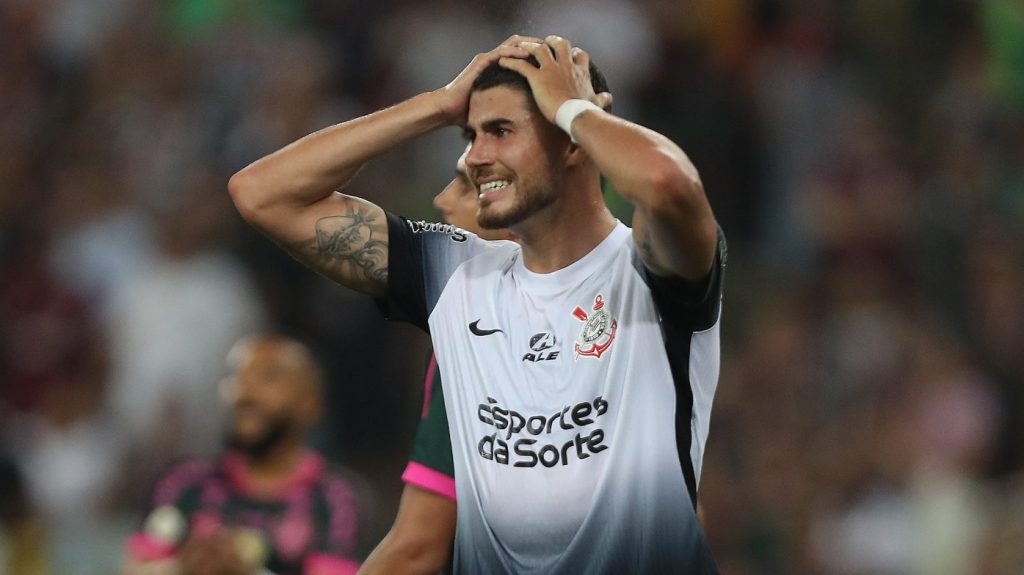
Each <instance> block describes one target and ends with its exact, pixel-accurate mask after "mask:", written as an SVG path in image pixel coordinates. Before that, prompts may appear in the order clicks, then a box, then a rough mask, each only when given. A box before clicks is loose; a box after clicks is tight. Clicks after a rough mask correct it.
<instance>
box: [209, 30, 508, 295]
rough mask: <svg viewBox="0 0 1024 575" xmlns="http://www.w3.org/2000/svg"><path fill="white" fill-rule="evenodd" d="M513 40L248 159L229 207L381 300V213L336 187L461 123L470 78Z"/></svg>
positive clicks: (384, 260)
mask: <svg viewBox="0 0 1024 575" xmlns="http://www.w3.org/2000/svg"><path fill="white" fill-rule="evenodd" d="M519 41H520V38H519V37H516V36H513V37H512V38H509V39H508V40H507V41H506V42H505V44H503V45H501V46H499V47H498V48H495V49H494V50H492V51H490V52H487V53H484V54H479V55H477V56H476V58H474V59H473V61H472V62H470V64H469V66H467V67H466V69H465V70H463V71H462V73H460V74H459V76H458V77H456V78H455V79H454V80H453V81H452V82H451V83H449V84H448V85H447V86H445V87H443V88H440V89H438V90H435V91H433V92H428V93H424V94H420V95H418V96H415V97H413V98H411V99H409V100H406V101H405V102H402V103H401V104H398V105H396V106H393V107H391V108H388V109H385V110H381V111H379V112H375V113H372V114H369V115H367V116H363V117H360V118H357V119H355V120H351V121H348V122H344V123H342V124H337V125H334V126H331V127H329V128H325V129H323V130H320V131H318V132H315V133H313V134H310V135H308V136H306V137H304V138H302V139H300V140H298V141H296V142H294V143H292V144H289V145H288V146H286V147H284V148H282V149H280V150H278V151H276V152H274V153H272V154H270V155H268V156H266V157H263V158H261V159H259V160H257V161H255V162H253V163H252V164H250V165H249V166H247V167H246V168H244V169H242V170H241V171H239V172H238V173H237V174H235V175H234V176H232V178H231V181H230V182H229V183H228V190H229V192H230V194H231V198H232V200H233V201H234V202H235V206H236V207H237V208H238V211H239V212H240V213H241V214H242V217H243V218H245V220H246V221H248V222H249V223H250V224H252V225H253V226H255V227H256V228H257V229H259V230H260V231H262V232H263V233H264V234H266V235H267V236H269V237H270V238H271V239H273V240H274V241H275V242H277V243H278V244H279V245H280V246H281V247H283V248H284V249H286V250H287V251H288V252H289V253H291V254H292V255H293V256H294V257H295V258H297V259H298V260H299V261H301V262H302V263H304V264H306V265H307V266H309V267H310V268H312V269H313V270H315V271H317V272H319V273H321V274H323V275H325V276H327V277H328V278H330V279H332V280H334V281H336V282H338V283H340V284H342V285H345V286H348V287H350V288H352V289H355V290H358V291H361V292H364V293H367V294H370V295H373V296H378V297H379V296H383V295H385V294H386V293H387V280H388V228H387V221H386V218H385V216H384V211H383V210H381V208H379V207H378V206H376V205H374V204H372V203H370V202H368V201H366V200H362V199H359V198H355V197H352V196H347V195H345V194H342V193H340V192H339V191H337V190H340V189H341V188H343V187H344V186H345V184H347V183H348V182H349V180H351V179H352V177H353V176H354V175H355V174H356V172H358V171H359V168H360V167H362V165H363V164H364V163H366V162H367V161H368V160H370V159H371V158H373V157H375V156H377V155H379V154H382V153H384V152H386V151H388V150H390V149H391V148H393V147H395V146H397V145H399V144H401V143H403V142H406V141H408V140H410V139H412V138H415V137H417V136H420V135H422V134H425V133H427V132H430V131H432V130H435V129H437V128H441V127H443V126H448V125H452V124H460V123H465V115H466V109H467V107H468V102H469V90H470V86H471V85H472V83H473V80H474V79H475V78H476V76H477V74H479V73H480V70H483V69H484V68H485V67H487V65H489V64H490V63H491V62H494V61H495V60H497V59H498V58H501V57H506V56H509V57H517V56H520V55H521V54H522V53H523V50H522V49H521V48H518V47H516V46H515V44H518V43H519Z"/></svg>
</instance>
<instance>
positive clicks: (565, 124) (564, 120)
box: [555, 100, 601, 144]
mask: <svg viewBox="0 0 1024 575" xmlns="http://www.w3.org/2000/svg"><path fill="white" fill-rule="evenodd" d="M591 110H596V111H600V110H601V108H600V107H599V106H598V105H597V104H595V103H593V102H591V101H589V100H566V101H565V102H562V105H561V106H559V107H558V111H557V112H555V124H557V125H558V127H559V128H561V129H562V131H563V132H565V133H566V134H569V138H570V139H571V140H572V143H574V144H575V143H576V137H575V136H573V135H572V130H571V129H570V128H571V127H572V121H573V120H575V119H576V117H577V116H579V115H580V114H582V113H583V112H588V111H591Z"/></svg>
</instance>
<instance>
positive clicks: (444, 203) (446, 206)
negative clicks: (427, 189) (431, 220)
mask: <svg viewBox="0 0 1024 575" xmlns="http://www.w3.org/2000/svg"><path fill="white" fill-rule="evenodd" d="M454 186H455V180H452V181H451V182H448V185H447V186H445V187H444V189H443V190H441V192H440V193H438V194H437V195H436V196H434V209H436V210H437V211H439V212H441V213H442V214H445V215H447V214H448V212H450V211H451V201H450V198H451V191H452V188H453V187H454Z"/></svg>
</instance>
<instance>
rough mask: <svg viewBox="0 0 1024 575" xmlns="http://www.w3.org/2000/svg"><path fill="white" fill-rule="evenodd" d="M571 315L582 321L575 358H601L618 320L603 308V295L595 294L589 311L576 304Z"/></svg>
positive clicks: (611, 340)
mask: <svg viewBox="0 0 1024 575" xmlns="http://www.w3.org/2000/svg"><path fill="white" fill-rule="evenodd" d="M572 315H573V317H575V318H576V319H578V320H580V321H582V322H583V328H582V329H581V330H580V335H579V336H578V337H577V338H576V359H577V360H579V358H580V357H581V356H583V357H596V358H598V359H600V358H601V355H602V354H604V352H606V351H608V348H609V347H611V345H612V342H613V341H615V330H617V329H618V327H619V322H618V321H616V320H615V318H613V317H612V315H611V314H610V313H608V310H607V309H605V304H604V296H603V295H601V294H597V296H596V297H595V298H594V305H593V308H592V311H591V313H587V312H586V311H585V310H584V309H583V308H581V307H579V306H576V309H574V310H573V312H572Z"/></svg>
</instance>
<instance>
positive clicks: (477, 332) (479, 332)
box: [469, 320, 505, 335]
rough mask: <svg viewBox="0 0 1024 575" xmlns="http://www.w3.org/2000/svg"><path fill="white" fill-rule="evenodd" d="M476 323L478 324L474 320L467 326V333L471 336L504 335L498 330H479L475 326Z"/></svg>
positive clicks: (478, 321)
mask: <svg viewBox="0 0 1024 575" xmlns="http://www.w3.org/2000/svg"><path fill="white" fill-rule="evenodd" d="M478 323H480V320H476V321H474V322H473V323H471V324H469V331H470V332H472V333H473V335H491V334H492V333H505V332H503V331H501V330H500V329H480V328H479V327H477V325H476V324H478Z"/></svg>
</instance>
